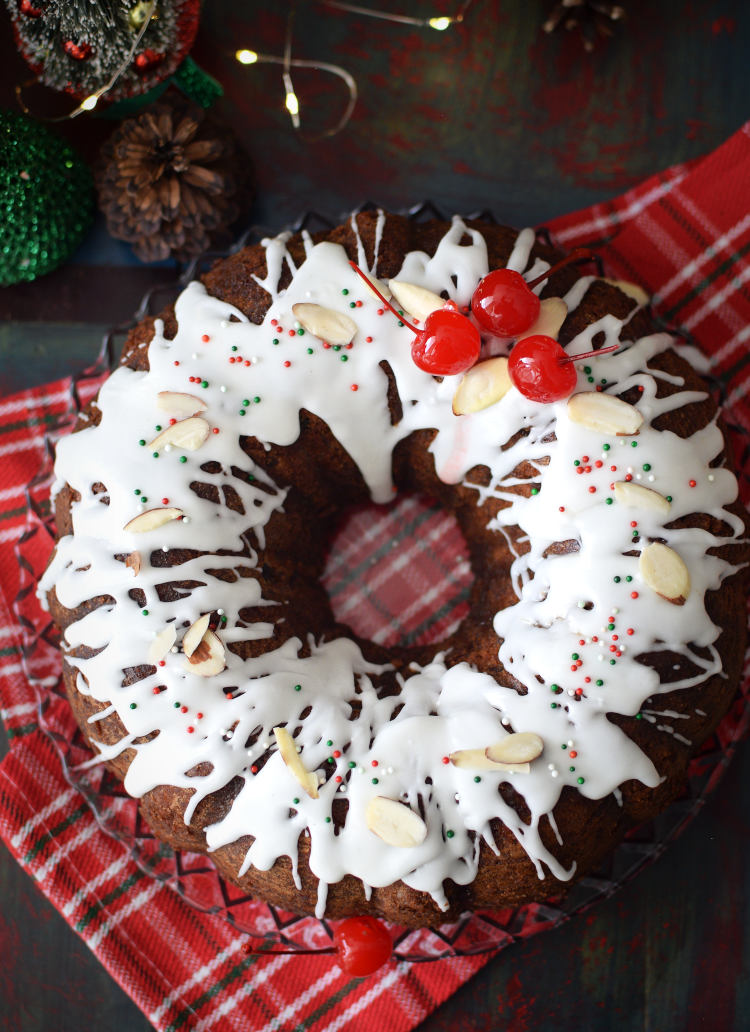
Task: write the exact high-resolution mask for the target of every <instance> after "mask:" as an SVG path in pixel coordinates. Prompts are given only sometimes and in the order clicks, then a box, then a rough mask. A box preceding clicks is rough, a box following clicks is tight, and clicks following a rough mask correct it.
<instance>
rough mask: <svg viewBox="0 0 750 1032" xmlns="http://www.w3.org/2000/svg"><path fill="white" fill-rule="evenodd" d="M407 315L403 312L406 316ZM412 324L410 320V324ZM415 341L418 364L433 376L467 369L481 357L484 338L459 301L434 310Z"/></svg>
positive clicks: (414, 359) (412, 354) (413, 356)
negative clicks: (463, 311)
mask: <svg viewBox="0 0 750 1032" xmlns="http://www.w3.org/2000/svg"><path fill="white" fill-rule="evenodd" d="M402 319H403V316H402ZM407 325H408V324H407ZM410 328H411V329H413V330H414V332H415V333H416V337H415V338H414V340H413V341H412V345H411V357H412V359H413V361H414V364H415V365H416V366H418V367H419V368H420V369H424V371H425V372H426V373H432V374H433V376H452V375H453V374H454V373H465V372H466V370H467V369H469V368H470V367H471V366H473V365H474V363H475V362H476V360H477V359H478V358H479V349H480V348H481V346H482V338H481V337H480V336H479V331H478V330H477V328H476V326H474V324H473V323H471V322H469V320H468V319H467V318H466V316H465V315H461V313H460V312H459V311H458V309H457V308H456V307H455V305H450V303H448V304H446V306H445V308H440V309H438V311H436V312H431V313H430V314H429V315H428V316H427V318H426V319H425V321H424V329H423V330H417V329H416V328H415V327H413V326H412V327H410Z"/></svg>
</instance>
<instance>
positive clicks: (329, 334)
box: [292, 301, 357, 344]
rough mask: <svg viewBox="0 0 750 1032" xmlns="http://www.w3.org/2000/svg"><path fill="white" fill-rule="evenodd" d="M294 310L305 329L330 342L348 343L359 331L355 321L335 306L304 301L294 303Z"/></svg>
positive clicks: (295, 315)
mask: <svg viewBox="0 0 750 1032" xmlns="http://www.w3.org/2000/svg"><path fill="white" fill-rule="evenodd" d="M292 312H294V318H295V319H296V320H297V322H298V323H299V324H300V326H301V327H302V328H303V329H305V330H307V331H308V333H312V334H314V335H315V336H316V337H320V339H321V340H325V341H327V342H328V343H329V344H348V343H349V341H351V340H352V339H353V338H354V335H355V333H356V332H357V324H356V323H355V321H354V320H353V319H350V318H349V316H348V315H344V313H343V312H336V311H334V309H333V308H324V307H323V305H315V304H312V303H310V302H307V301H302V302H299V303H298V304H296V305H292Z"/></svg>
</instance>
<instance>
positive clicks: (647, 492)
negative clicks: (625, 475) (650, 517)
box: [614, 480, 669, 513]
mask: <svg viewBox="0 0 750 1032" xmlns="http://www.w3.org/2000/svg"><path fill="white" fill-rule="evenodd" d="M614 492H615V499H616V500H617V501H618V502H619V503H620V505H625V506H627V507H628V508H629V509H653V510H654V511H656V512H660V513H667V512H669V502H668V501H667V499H666V498H665V497H664V495H663V494H659V492H658V491H654V490H652V489H651V488H650V487H642V486H641V485H640V484H633V483H632V482H631V481H628V480H618V481H617V483H616V484H615V487H614Z"/></svg>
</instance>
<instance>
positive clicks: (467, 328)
mask: <svg viewBox="0 0 750 1032" xmlns="http://www.w3.org/2000/svg"><path fill="white" fill-rule="evenodd" d="M349 264H350V265H351V267H352V268H353V269H354V271H355V272H356V273H357V275H358V276H361V277H362V279H363V280H364V281H365V283H367V285H368V287H369V288H370V290H372V291H374V293H375V294H376V295H377V296H378V297H379V298H380V300H381V301H382V302H383V304H384V305H385V306H386V308H389V309H390V310H391V311H392V312H393V314H394V315H395V316H397V318H398V319H400V320H401V322H403V323H404V324H405V325H406V326H408V327H409V329H410V330H411V331H412V333H413V334H414V340H413V341H412V345H411V357H412V359H413V361H414V364H415V365H416V366H418V367H419V368H420V369H423V370H424V371H425V372H426V373H432V375H433V376H453V375H454V374H456V373H465V372H466V370H467V369H469V368H471V366H473V365H474V363H475V362H476V360H477V359H478V358H479V349H480V348H481V346H482V339H481V337H480V336H479V331H478V330H477V328H476V326H475V325H474V324H473V323H472V322H471V320H469V319H467V318H466V316H465V315H462V314H461V313H460V312H459V310H458V306H457V305H456V304H455V303H454V302H453V301H446V302H445V305H444V306H443V307H442V308H438V309H437V310H436V311H434V312H430V314H429V315H428V316H427V318H426V319H425V321H424V327H423V328H422V329H421V330H420V329H418V328H417V327H416V326H413V325H412V324H411V323H410V322H407V321H406V319H405V318H404V316H403V315H402V313H401V312H399V311H397V309H395V308H394V307H393V305H392V304H391V303H390V301H387V300H386V298H384V297H383V295H382V294H381V293H380V291H379V290H378V289H377V288H376V287H374V286H373V285H372V283H371V282H370V281H369V280H368V279H367V277H366V276H365V275H364V273H363V272H362V270H361V269H360V268H359V266H358V265H357V264H356V263H355V262H349Z"/></svg>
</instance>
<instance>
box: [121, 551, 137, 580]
mask: <svg viewBox="0 0 750 1032" xmlns="http://www.w3.org/2000/svg"><path fill="white" fill-rule="evenodd" d="M125 565H126V566H127V568H128V569H129V570H132V571H133V576H134V577H137V576H138V574H139V573H140V572H141V553H140V552H131V553H130V555H126V556H125Z"/></svg>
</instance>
